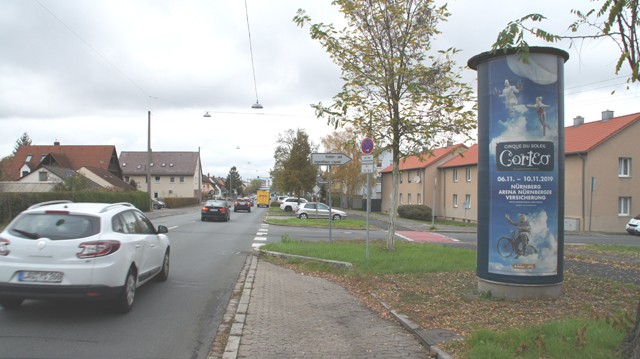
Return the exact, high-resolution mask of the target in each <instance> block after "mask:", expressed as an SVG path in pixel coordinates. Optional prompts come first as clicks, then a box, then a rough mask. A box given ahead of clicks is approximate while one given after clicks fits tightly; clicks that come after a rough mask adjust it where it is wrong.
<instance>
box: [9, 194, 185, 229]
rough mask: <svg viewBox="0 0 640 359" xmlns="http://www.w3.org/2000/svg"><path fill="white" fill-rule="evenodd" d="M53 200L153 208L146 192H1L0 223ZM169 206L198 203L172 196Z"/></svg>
mask: <svg viewBox="0 0 640 359" xmlns="http://www.w3.org/2000/svg"><path fill="white" fill-rule="evenodd" d="M53 200H71V201H74V202H96V203H117V202H129V203H131V204H133V205H134V206H135V207H136V208H138V209H140V210H141V211H144V212H147V211H149V210H150V209H151V198H150V197H149V195H148V194H147V193H146V192H141V191H127V192H97V191H78V192H26V193H16V192H1V193H0V223H9V222H10V221H11V220H12V219H13V218H14V217H15V216H17V215H18V214H20V212H22V211H24V210H25V209H27V208H29V207H30V206H31V205H34V204H36V203H40V202H46V201H53ZM165 203H166V204H167V207H184V206H187V205H194V204H196V203H197V200H196V199H195V198H171V199H167V201H165Z"/></svg>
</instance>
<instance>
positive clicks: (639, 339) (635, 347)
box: [620, 302, 640, 359]
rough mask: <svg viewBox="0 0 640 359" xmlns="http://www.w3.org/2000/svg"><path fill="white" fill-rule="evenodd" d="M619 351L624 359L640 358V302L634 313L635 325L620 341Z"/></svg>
mask: <svg viewBox="0 0 640 359" xmlns="http://www.w3.org/2000/svg"><path fill="white" fill-rule="evenodd" d="M620 351H621V353H622V357H623V358H624V359H639V358H640V302H638V310H637V312H636V325H635V326H634V327H633V329H631V331H630V332H629V334H627V336H626V337H625V338H624V340H623V341H622V345H621V347H620Z"/></svg>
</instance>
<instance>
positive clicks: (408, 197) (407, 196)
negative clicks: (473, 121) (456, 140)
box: [380, 144, 467, 217]
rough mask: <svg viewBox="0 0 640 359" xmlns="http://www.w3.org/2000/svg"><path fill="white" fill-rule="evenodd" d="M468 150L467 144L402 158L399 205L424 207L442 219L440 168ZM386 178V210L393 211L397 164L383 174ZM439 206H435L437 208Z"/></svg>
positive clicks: (384, 187)
mask: <svg viewBox="0 0 640 359" xmlns="http://www.w3.org/2000/svg"><path fill="white" fill-rule="evenodd" d="M466 150H467V146H465V145H463V144H457V145H451V146H448V147H443V148H436V149H434V150H433V151H431V152H430V153H423V154H421V155H414V156H408V157H405V158H402V159H400V178H399V187H398V204H399V205H403V204H422V205H427V206H429V207H431V208H433V209H434V211H433V212H434V215H435V216H438V217H439V216H442V208H443V203H442V201H443V199H442V196H438V194H437V193H436V188H437V181H438V180H437V178H438V177H439V176H440V174H439V166H440V165H442V164H443V163H445V162H447V161H449V160H451V159H453V158H454V157H456V156H457V155H458V154H459V153H460V152H464V151H466ZM380 173H381V175H382V179H381V180H382V211H385V212H387V211H389V209H390V208H391V197H390V195H388V194H390V193H391V191H392V186H393V184H392V179H393V164H392V165H390V166H388V167H386V168H385V169H383V170H382V171H380ZM434 203H435V205H434Z"/></svg>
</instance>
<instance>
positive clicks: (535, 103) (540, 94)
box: [488, 54, 563, 276]
mask: <svg viewBox="0 0 640 359" xmlns="http://www.w3.org/2000/svg"><path fill="white" fill-rule="evenodd" d="M557 67H558V66H557V60H556V57H555V56H551V55H545V54H534V55H532V56H531V58H530V60H529V63H526V64H525V63H523V62H520V61H518V59H517V57H515V56H510V57H506V58H505V57H503V58H498V59H494V60H492V61H491V62H490V63H489V73H490V76H489V85H490V91H491V96H490V101H489V104H490V122H489V142H490V146H489V151H490V153H489V174H490V188H491V196H490V201H491V202H492V203H491V206H490V208H491V213H490V224H489V240H490V243H489V252H488V253H489V263H488V270H489V272H491V273H496V274H501V275H513V276H550V275H556V274H557V273H558V223H557V222H558V219H557V218H558V200H559V199H558V196H559V195H561V194H559V193H558V178H559V177H558V166H557V165H556V164H557V163H558V149H559V137H558V133H559V132H558V126H562V125H563V124H560V123H559V120H558V119H559V116H558V111H559V103H558V102H559V100H558V98H559V95H558V93H559V89H558V69H557Z"/></svg>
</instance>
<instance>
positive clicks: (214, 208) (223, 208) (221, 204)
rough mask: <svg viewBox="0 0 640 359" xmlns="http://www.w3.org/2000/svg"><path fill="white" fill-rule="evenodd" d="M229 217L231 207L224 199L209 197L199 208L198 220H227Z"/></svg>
mask: <svg viewBox="0 0 640 359" xmlns="http://www.w3.org/2000/svg"><path fill="white" fill-rule="evenodd" d="M230 219H231V208H230V207H229V206H228V205H227V201H226V200H224V199H210V200H208V201H207V202H205V203H204V206H202V209H200V220H201V221H208V220H220V221H224V222H228V221H229V220H230Z"/></svg>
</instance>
